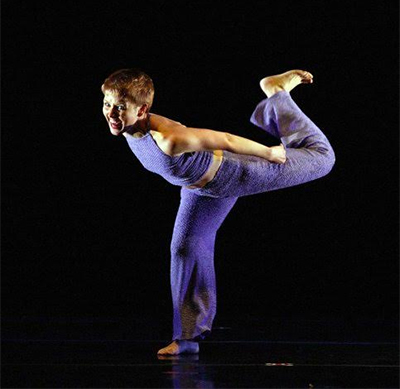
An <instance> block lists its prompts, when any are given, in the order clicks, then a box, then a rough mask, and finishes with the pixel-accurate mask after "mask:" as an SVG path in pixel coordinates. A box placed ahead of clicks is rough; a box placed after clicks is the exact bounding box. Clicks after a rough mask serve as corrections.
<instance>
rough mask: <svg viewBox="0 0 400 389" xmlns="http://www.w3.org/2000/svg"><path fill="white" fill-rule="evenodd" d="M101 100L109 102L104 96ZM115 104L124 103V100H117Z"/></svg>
mask: <svg viewBox="0 0 400 389" xmlns="http://www.w3.org/2000/svg"><path fill="white" fill-rule="evenodd" d="M103 101H107V103H109V101H108V100H107V99H106V98H104V99H103ZM116 104H126V101H124V100H120V101H117V103H116Z"/></svg>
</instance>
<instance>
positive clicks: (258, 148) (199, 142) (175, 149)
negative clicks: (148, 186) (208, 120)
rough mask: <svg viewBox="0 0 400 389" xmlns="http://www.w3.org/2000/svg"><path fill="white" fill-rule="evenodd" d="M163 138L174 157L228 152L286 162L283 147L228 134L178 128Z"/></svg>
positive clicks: (165, 134) (183, 127)
mask: <svg viewBox="0 0 400 389" xmlns="http://www.w3.org/2000/svg"><path fill="white" fill-rule="evenodd" d="M163 136H164V138H165V140H166V141H167V142H168V143H169V147H170V150H171V154H172V155H179V154H182V153H187V152H192V151H213V150H227V151H230V152H232V153H236V154H245V155H254V156H256V157H261V158H264V159H267V160H268V161H270V162H275V163H284V162H285V161H286V152H285V149H284V147H283V146H282V145H281V146H273V147H268V146H265V145H263V144H261V143H258V142H255V141H253V140H250V139H247V138H243V137H241V136H238V135H233V134H230V133H228V132H222V131H214V130H209V129H200V128H193V127H185V126H176V127H174V128H173V129H172V131H171V128H170V129H169V131H167V132H166V133H164V134H163Z"/></svg>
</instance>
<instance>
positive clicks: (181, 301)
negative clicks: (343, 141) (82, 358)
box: [101, 69, 335, 355]
mask: <svg viewBox="0 0 400 389" xmlns="http://www.w3.org/2000/svg"><path fill="white" fill-rule="evenodd" d="M312 82H313V76H312V74H311V73H309V72H307V71H303V70H290V71H287V72H285V73H282V74H278V75H274V76H269V77H265V78H263V79H262V80H261V81H260V87H261V89H262V90H263V92H264V93H265V94H266V96H267V98H265V99H264V100H262V101H261V102H260V103H259V104H258V105H257V106H256V108H255V110H254V112H253V113H252V115H251V117H250V122H251V123H253V124H254V125H256V126H258V127H260V128H262V129H263V130H265V131H266V132H268V133H269V134H271V135H273V136H274V137H276V138H279V139H280V142H281V144H280V145H279V146H273V147H267V146H265V145H262V144H260V143H258V142H254V141H252V140H249V139H246V138H243V137H240V136H236V135H233V134H230V133H227V132H223V131H214V130H209V129H199V128H192V127H187V126H185V125H183V124H181V123H179V122H177V121H174V120H171V119H168V118H166V117H163V116H160V115H156V114H154V113H150V108H151V106H152V102H153V98H154V86H153V82H152V80H151V78H150V77H149V76H148V75H147V74H145V73H144V72H143V71H141V70H139V69H121V70H118V71H116V72H114V73H113V74H111V75H110V76H109V77H108V78H107V79H106V80H105V81H104V84H103V85H102V87H101V90H102V92H103V94H104V102H103V114H104V116H105V118H106V120H107V123H108V125H109V129H110V131H111V133H112V134H113V135H115V136H121V135H123V136H124V137H125V138H126V141H127V144H128V146H129V147H130V149H131V150H132V152H133V153H134V155H135V156H136V157H137V159H138V160H139V161H140V162H141V164H142V165H143V166H144V167H145V168H146V169H147V170H149V171H151V172H153V173H156V174H159V175H161V176H162V177H163V178H164V179H166V180H167V181H168V182H170V183H171V184H173V185H178V186H180V187H181V201H180V206H179V210H178V214H177V217H176V220H175V225H174V231H173V236H172V242H171V274H170V277H171V290H172V301H173V336H172V342H171V343H170V344H169V345H168V346H167V347H164V348H162V349H161V350H159V351H158V354H160V355H177V354H181V353H198V352H199V341H200V340H202V339H204V338H205V336H207V335H208V334H209V333H210V331H211V329H212V323H213V320H214V317H215V314H216V305H217V303H216V283H215V272H214V246H215V238H216V233H217V231H218V229H219V227H220V226H221V224H222V223H223V221H224V219H225V218H226V216H227V215H228V213H229V211H230V210H231V209H232V207H233V206H234V204H235V202H236V200H237V199H238V197H241V196H249V195H253V194H257V193H262V192H268V191H272V190H277V189H282V188H287V187H291V186H295V185H299V184H302V183H306V182H309V181H312V180H315V179H318V178H320V177H323V176H325V175H326V174H328V173H329V172H330V171H331V169H332V167H333V165H334V162H335V155H334V152H333V150H332V147H331V145H330V143H329V141H328V139H327V138H326V136H325V135H324V134H323V133H322V132H321V130H320V129H319V128H318V127H317V126H316V125H315V124H314V123H313V122H312V121H311V120H310V119H309V118H308V117H307V116H306V115H305V114H304V113H303V112H302V111H301V110H300V108H299V107H298V106H297V105H296V103H295V102H294V101H293V100H292V98H291V95H290V91H291V90H292V89H293V88H295V87H296V86H297V85H299V84H311V83H312Z"/></svg>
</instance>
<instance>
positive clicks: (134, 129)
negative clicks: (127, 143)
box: [124, 113, 151, 135]
mask: <svg viewBox="0 0 400 389" xmlns="http://www.w3.org/2000/svg"><path fill="white" fill-rule="evenodd" d="M150 129H151V128H150V114H149V113H147V114H146V116H145V117H144V118H143V119H140V120H138V121H137V122H136V123H135V124H134V125H133V126H129V128H128V129H127V130H126V131H125V132H124V135H125V134H129V135H134V134H136V133H138V132H139V133H141V134H143V135H145V134H147V133H148V132H149V131H150Z"/></svg>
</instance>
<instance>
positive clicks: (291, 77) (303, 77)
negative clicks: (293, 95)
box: [260, 69, 313, 97]
mask: <svg viewBox="0 0 400 389" xmlns="http://www.w3.org/2000/svg"><path fill="white" fill-rule="evenodd" d="M312 82H313V75H312V74H311V73H309V72H306V71H305V70H298V69H297V70H289V71H288V72H285V73H282V74H276V75H275V76H269V77H265V78H263V79H262V80H261V81H260V87H261V89H262V90H263V92H264V93H265V94H266V95H267V97H271V96H272V95H274V94H275V93H276V92H280V91H286V92H290V91H291V90H292V89H293V88H294V87H296V86H297V85H299V84H312Z"/></svg>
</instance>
